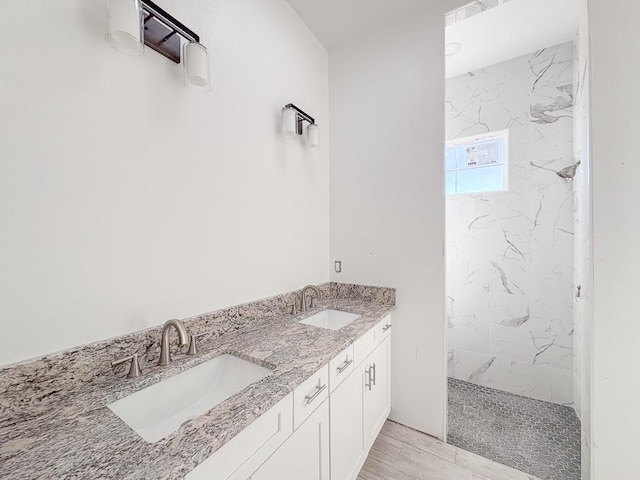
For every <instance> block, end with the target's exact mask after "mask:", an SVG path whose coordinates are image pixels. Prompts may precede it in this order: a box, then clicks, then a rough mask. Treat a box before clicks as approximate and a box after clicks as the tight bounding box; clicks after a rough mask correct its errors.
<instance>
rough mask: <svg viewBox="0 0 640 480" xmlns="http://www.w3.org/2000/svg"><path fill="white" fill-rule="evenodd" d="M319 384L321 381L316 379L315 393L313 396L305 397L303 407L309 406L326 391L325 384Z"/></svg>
mask: <svg viewBox="0 0 640 480" xmlns="http://www.w3.org/2000/svg"><path fill="white" fill-rule="evenodd" d="M321 383H322V381H321V380H320V379H318V385H316V393H314V394H313V395H307V396H306V397H304V398H305V400H306V402H305V405H309V404H310V403H311V402H313V401H314V400H315V399H316V398H318V397H319V396H320V394H321V393H322V392H324V391H325V390H326V389H327V384H326V383H325V384H324V385H322V384H321Z"/></svg>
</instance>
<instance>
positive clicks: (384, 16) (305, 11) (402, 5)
mask: <svg viewBox="0 0 640 480" xmlns="http://www.w3.org/2000/svg"><path fill="white" fill-rule="evenodd" d="M287 1H288V2H289V4H290V5H291V6H292V7H293V9H294V10H295V11H296V13H297V14H298V16H299V17H300V18H302V20H303V21H304V22H305V23H306V24H307V26H308V27H309V29H310V30H311V31H312V32H313V33H314V34H315V36H316V37H317V38H318V40H320V42H321V43H322V45H324V47H325V48H326V49H327V50H331V49H332V48H333V47H335V46H337V45H339V44H341V43H342V42H344V41H346V40H349V39H351V38H356V37H358V36H359V35H361V34H363V33H365V32H367V31H369V30H371V29H373V28H375V27H377V26H380V25H383V24H385V23H388V22H390V21H392V20H394V19H396V18H401V17H403V16H406V15H409V14H410V13H411V12H413V11H416V10H420V9H421V8H424V7H426V6H427V5H428V4H429V3H432V2H433V1H434V0H287Z"/></svg>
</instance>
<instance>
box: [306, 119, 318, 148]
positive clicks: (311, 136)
mask: <svg viewBox="0 0 640 480" xmlns="http://www.w3.org/2000/svg"><path fill="white" fill-rule="evenodd" d="M307 145H309V146H310V147H311V148H318V147H319V146H320V128H318V125H316V124H315V123H311V124H309V126H308V127H307Z"/></svg>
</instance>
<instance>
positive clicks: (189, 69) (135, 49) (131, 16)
mask: <svg viewBox="0 0 640 480" xmlns="http://www.w3.org/2000/svg"><path fill="white" fill-rule="evenodd" d="M106 2H107V22H108V31H107V35H106V38H107V41H108V42H109V43H110V44H111V46H112V47H113V48H115V49H116V50H118V51H119V52H122V53H126V54H127V55H142V53H143V51H144V45H147V46H148V47H150V48H152V49H153V50H155V51H156V52H158V53H160V54H161V55H164V56H165V57H167V58H168V59H170V60H172V61H173V62H175V63H180V59H181V41H180V37H182V38H184V39H185V40H186V42H185V44H184V47H183V48H182V53H183V55H184V60H183V62H182V63H183V69H184V83H185V85H187V86H189V87H193V88H195V89H198V90H201V91H203V92H209V91H210V90H211V84H210V82H209V58H208V54H207V49H206V48H205V47H204V45H202V44H201V43H200V37H199V36H198V35H197V34H196V33H194V32H193V31H192V30H190V29H189V28H187V27H186V26H185V25H183V24H182V23H181V22H179V21H178V20H176V19H175V18H174V17H172V16H171V15H169V14H168V13H167V12H165V11H164V10H163V9H161V8H160V7H159V6H158V5H156V4H155V3H153V2H152V1H151V0H106Z"/></svg>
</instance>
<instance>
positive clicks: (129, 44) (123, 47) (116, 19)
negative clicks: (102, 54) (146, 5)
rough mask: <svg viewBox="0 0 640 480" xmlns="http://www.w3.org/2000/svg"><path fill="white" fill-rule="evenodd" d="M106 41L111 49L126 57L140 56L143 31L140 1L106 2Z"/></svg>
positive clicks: (109, 0)
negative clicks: (124, 54)
mask: <svg viewBox="0 0 640 480" xmlns="http://www.w3.org/2000/svg"><path fill="white" fill-rule="evenodd" d="M106 1H107V34H106V39H107V41H108V42H109V43H110V44H111V46H112V47H113V48H115V49H116V50H118V51H119V52H122V53H126V54H127V55H142V53H143V52H144V30H143V26H142V4H141V2H140V0H106Z"/></svg>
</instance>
